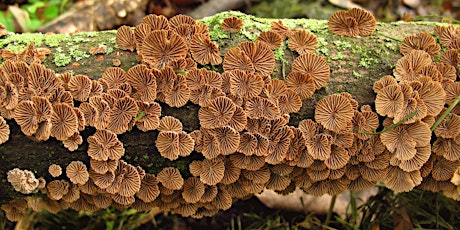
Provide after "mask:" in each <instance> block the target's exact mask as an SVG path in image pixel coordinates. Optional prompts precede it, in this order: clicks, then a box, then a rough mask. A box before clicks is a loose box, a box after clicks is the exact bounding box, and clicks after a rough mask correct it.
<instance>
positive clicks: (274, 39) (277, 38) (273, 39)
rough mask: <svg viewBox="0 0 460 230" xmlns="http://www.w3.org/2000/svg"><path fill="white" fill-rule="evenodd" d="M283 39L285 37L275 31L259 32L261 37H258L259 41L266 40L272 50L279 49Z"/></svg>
mask: <svg viewBox="0 0 460 230" xmlns="http://www.w3.org/2000/svg"><path fill="white" fill-rule="evenodd" d="M283 40H284V39H283V38H282V37H281V35H279V34H277V33H276V32H274V31H262V32H261V33H260V34H259V37H257V41H262V42H265V43H266V44H267V45H268V47H269V48H270V49H272V50H277V49H279V48H280V47H281V43H282V42H283Z"/></svg>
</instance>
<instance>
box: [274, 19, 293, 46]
mask: <svg viewBox="0 0 460 230" xmlns="http://www.w3.org/2000/svg"><path fill="white" fill-rule="evenodd" d="M270 27H271V28H272V31H273V32H275V33H277V34H278V35H279V36H280V37H281V40H283V41H284V39H286V37H289V36H290V35H291V31H290V29H289V28H288V27H286V26H285V25H283V22H282V21H281V20H280V21H273V22H271V23H270Z"/></svg>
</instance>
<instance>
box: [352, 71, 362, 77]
mask: <svg viewBox="0 0 460 230" xmlns="http://www.w3.org/2000/svg"><path fill="white" fill-rule="evenodd" d="M353 77H355V78H356V79H360V78H364V76H363V75H361V74H360V73H358V72H357V71H354V70H353Z"/></svg>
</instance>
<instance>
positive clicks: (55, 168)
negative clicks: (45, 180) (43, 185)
mask: <svg viewBox="0 0 460 230" xmlns="http://www.w3.org/2000/svg"><path fill="white" fill-rule="evenodd" d="M48 172H49V174H50V175H51V176H52V177H58V176H60V175H61V174H62V168H61V166H59V165H57V164H51V165H50V166H49V167H48Z"/></svg>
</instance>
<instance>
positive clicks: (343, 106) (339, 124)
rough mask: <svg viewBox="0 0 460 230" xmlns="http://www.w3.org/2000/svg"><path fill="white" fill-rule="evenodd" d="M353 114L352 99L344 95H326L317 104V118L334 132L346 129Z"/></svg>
mask: <svg viewBox="0 0 460 230" xmlns="http://www.w3.org/2000/svg"><path fill="white" fill-rule="evenodd" d="M353 116H354V112H353V108H352V107H351V103H350V100H349V99H347V98H346V97H344V96H342V95H337V94H334V95H329V96H326V97H324V98H323V99H321V100H320V101H319V102H318V103H317V104H316V109H315V120H316V121H317V122H318V123H320V124H321V125H323V126H324V127H325V128H326V129H329V130H331V131H333V132H338V131H340V130H343V129H345V128H346V126H347V125H348V124H349V123H350V122H351V121H352V119H353Z"/></svg>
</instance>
